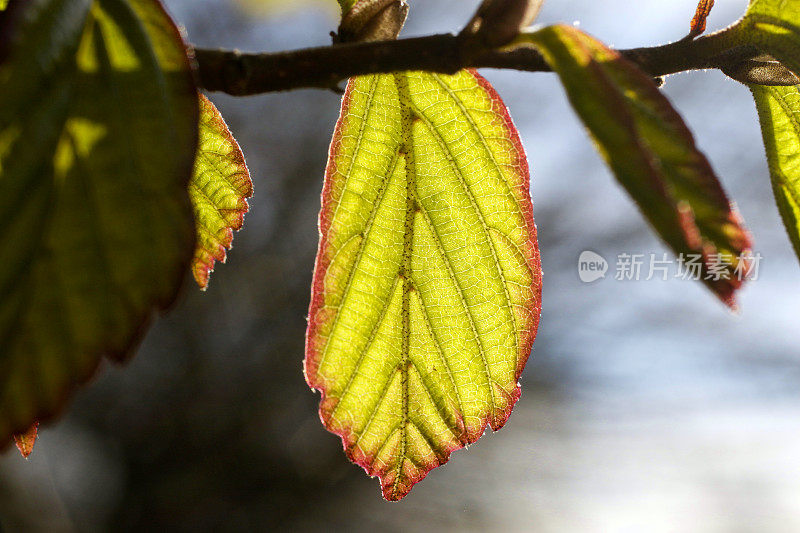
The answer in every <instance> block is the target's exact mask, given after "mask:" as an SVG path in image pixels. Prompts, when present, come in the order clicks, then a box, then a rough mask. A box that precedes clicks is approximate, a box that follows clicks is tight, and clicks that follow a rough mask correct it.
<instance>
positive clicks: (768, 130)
mask: <svg viewBox="0 0 800 533" xmlns="http://www.w3.org/2000/svg"><path fill="white" fill-rule="evenodd" d="M750 88H751V90H752V91H753V95H754V96H755V99H756V107H757V108H758V116H759V118H760V119H761V130H762V133H763V135H764V146H765V147H766V149H767V160H768V161H769V170H770V175H771V177H772V189H773V191H774V193H775V201H776V202H777V204H778V209H779V211H780V213H781V217H782V218H783V223H784V225H785V226H786V230H787V231H788V233H789V238H790V239H791V241H792V245H793V246H794V249H795V253H797V256H798V257H799V258H800V90H798V87H764V86H761V85H752V86H751V87H750Z"/></svg>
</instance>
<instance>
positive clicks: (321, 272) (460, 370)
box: [305, 71, 541, 500]
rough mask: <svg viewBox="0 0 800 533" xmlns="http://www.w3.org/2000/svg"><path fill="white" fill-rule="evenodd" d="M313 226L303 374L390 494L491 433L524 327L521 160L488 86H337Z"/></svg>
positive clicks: (504, 411)
mask: <svg viewBox="0 0 800 533" xmlns="http://www.w3.org/2000/svg"><path fill="white" fill-rule="evenodd" d="M320 231H321V241H320V247H319V252H318V255H317V265H316V270H315V274H314V283H313V287H312V301H311V308H310V313H309V328H308V335H307V345H306V361H305V372H306V378H307V380H308V383H309V384H310V385H311V386H312V387H313V388H315V389H319V390H320V391H322V394H323V398H322V400H321V403H320V415H321V418H322V420H323V422H324V424H325V426H326V427H327V428H328V429H329V430H330V431H332V432H334V433H336V434H337V435H340V436H341V437H342V441H343V444H344V447H345V451H346V453H347V455H348V457H350V458H351V459H352V460H353V461H354V462H356V463H357V464H359V465H361V466H362V467H364V469H365V470H366V471H367V473H368V474H370V475H373V476H379V477H380V479H381V485H382V489H383V495H384V497H385V498H386V499H389V500H398V499H400V498H402V497H403V496H405V495H406V494H407V493H408V492H409V491H410V490H411V487H412V486H413V485H414V484H415V483H416V482H417V481H419V480H421V479H422V478H423V477H424V476H425V475H426V474H427V473H428V471H430V470H431V469H433V468H435V467H436V466H439V465H441V464H443V463H444V462H446V461H447V460H448V458H449V456H450V453H451V452H452V451H454V450H457V449H459V448H461V447H463V446H465V445H466V444H468V443H471V442H474V441H476V440H477V439H478V438H479V437H480V436H481V435H482V434H483V432H484V430H485V428H486V426H487V425H489V426H491V427H492V428H493V429H495V430H497V429H499V428H500V427H502V426H503V424H504V423H505V422H506V420H507V418H508V416H509V414H510V412H511V409H512V407H513V406H514V403H515V402H516V401H517V399H518V398H519V395H520V388H519V385H518V378H519V376H520V373H521V372H522V370H523V368H524V366H525V362H526V360H527V358H528V355H529V353H530V350H531V346H532V343H533V339H534V336H535V333H536V328H537V325H538V320H539V312H540V296H541V266H540V260H539V252H538V246H537V242H536V228H535V225H534V221H533V215H532V205H531V201H530V194H529V175H528V167H527V161H526V159H525V154H524V151H523V149H522V145H521V143H520V140H519V136H518V134H517V132H516V129H515V128H514V125H513V123H512V122H511V119H510V117H509V115H508V112H507V110H506V108H505V106H504V105H503V103H502V101H501V100H500V98H499V96H498V95H497V94H496V93H495V91H494V90H493V89H492V88H491V86H490V85H489V84H488V82H487V81H486V80H484V79H483V78H481V77H480V76H479V75H478V74H477V73H475V72H472V71H462V72H460V73H458V74H456V75H454V76H443V75H437V74H428V73H418V72H409V73H399V74H387V75H375V76H364V77H358V78H354V79H352V80H351V81H350V83H349V84H348V87H347V91H346V93H345V96H344V99H343V102H342V109H341V115H340V118H339V122H338V124H337V126H336V131H335V133H334V137H333V141H332V144H331V150H330V156H329V160H328V168H327V172H326V177H325V185H324V191H323V198H322V211H321V213H320Z"/></svg>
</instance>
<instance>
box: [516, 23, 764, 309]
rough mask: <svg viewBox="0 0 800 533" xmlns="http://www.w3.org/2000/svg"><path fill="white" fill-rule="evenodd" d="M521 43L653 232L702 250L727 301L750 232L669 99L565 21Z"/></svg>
mask: <svg viewBox="0 0 800 533" xmlns="http://www.w3.org/2000/svg"><path fill="white" fill-rule="evenodd" d="M519 42H520V44H524V43H526V42H527V43H533V44H534V45H535V46H536V47H537V48H539V50H540V51H541V52H542V54H543V55H544V56H545V58H546V59H547V61H548V62H549V63H550V65H551V66H552V67H553V69H554V70H555V71H556V72H557V73H558V75H559V76H560V77H561V80H562V82H563V84H564V87H565V89H566V91H567V96H568V97H569V100H570V102H571V103H572V106H573V107H574V108H575V110H576V111H577V113H578V115H579V116H580V117H581V119H583V122H584V123H585V124H586V126H587V127H588V129H589V131H590V133H591V135H592V137H593V138H594V140H595V142H596V144H597V148H598V150H599V151H600V153H601V154H602V155H603V157H604V158H605V159H606V161H607V162H608V164H609V166H610V167H611V168H612V170H613V171H614V173H615V174H616V176H617V179H618V180H619V181H620V183H622V185H623V186H624V187H625V189H626V190H627V191H628V193H630V195H631V196H632V197H633V199H634V200H635V201H636V202H637V204H639V207H640V208H641V210H642V213H643V214H644V216H645V217H646V218H647V219H648V220H649V221H650V223H651V224H652V225H653V227H654V228H655V230H656V231H657V232H658V234H659V235H660V236H661V237H662V238H663V239H664V241H665V242H666V243H667V244H669V245H670V246H671V247H672V249H673V250H674V251H675V252H676V253H678V254H681V253H682V254H686V255H687V256H690V255H700V256H702V260H703V263H704V269H703V272H702V277H703V280H704V282H705V283H706V285H707V286H708V287H709V288H710V289H711V290H712V291H714V293H715V294H716V295H717V296H718V297H719V298H720V299H722V301H724V302H725V303H726V304H727V305H729V306H731V307H733V306H734V305H735V300H734V293H735V291H736V289H737V288H739V286H740V285H741V284H742V279H741V278H742V277H743V274H744V273H746V272H747V270H748V269H747V268H746V265H744V262H745V261H746V260H743V259H741V258H742V257H746V256H747V255H748V252H749V250H750V238H749V235H748V233H747V231H746V230H745V229H744V227H743V226H742V223H741V221H740V218H739V215H738V213H737V212H736V211H735V209H734V208H733V207H732V205H731V203H730V201H729V200H728V198H727V197H726V195H725V192H724V191H723V190H722V186H721V185H720V183H719V180H718V179H717V177H716V176H715V174H714V172H713V170H712V169H711V165H710V164H709V162H708V160H707V159H706V157H705V156H704V155H703V154H702V153H701V152H700V151H698V149H697V147H696V146H695V142H694V138H693V137H692V134H691V132H690V131H689V129H688V128H687V127H686V125H685V124H684V122H683V120H682V119H681V117H680V115H678V113H677V112H676V111H675V110H674V109H673V107H672V105H671V104H670V103H669V101H668V100H667V99H666V98H665V97H664V96H663V95H662V94H661V92H660V91H659V90H658V89H657V88H656V86H655V85H654V83H653V82H652V80H651V79H649V78H648V77H647V76H646V75H645V74H644V73H642V72H641V71H640V70H639V69H638V68H637V67H635V66H634V65H633V64H632V63H630V62H628V61H627V60H625V59H624V58H622V57H621V56H620V55H619V54H618V53H617V52H615V51H613V50H611V49H609V48H607V47H606V46H604V45H603V44H602V43H600V42H599V41H597V40H595V39H593V38H592V37H589V36H588V35H586V34H585V33H582V32H581V31H579V30H577V29H575V28H573V27H571V26H552V27H548V28H544V29H543V30H540V31H538V32H536V33H533V34H528V35H525V36H522V37H521V38H520V39H519ZM573 179H576V180H577V179H578V178H573Z"/></svg>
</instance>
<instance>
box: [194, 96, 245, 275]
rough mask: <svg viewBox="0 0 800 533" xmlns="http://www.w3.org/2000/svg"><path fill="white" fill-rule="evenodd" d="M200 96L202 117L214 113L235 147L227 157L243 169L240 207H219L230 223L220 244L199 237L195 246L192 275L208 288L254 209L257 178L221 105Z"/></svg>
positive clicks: (237, 185) (238, 187)
mask: <svg viewBox="0 0 800 533" xmlns="http://www.w3.org/2000/svg"><path fill="white" fill-rule="evenodd" d="M198 96H199V97H200V111H201V117H202V115H203V114H204V113H206V112H207V113H208V114H209V116H210V117H211V118H210V120H209V122H210V124H211V126H212V127H213V128H215V129H216V131H218V132H220V133H221V134H223V135H224V136H225V137H226V138H227V141H228V142H229V143H230V144H231V148H232V150H231V153H230V154H228V156H227V157H228V158H229V159H230V160H231V161H232V162H233V163H234V164H235V165H236V166H237V167H238V169H239V171H238V172H237V173H236V176H235V179H233V180H231V185H233V187H234V188H235V189H236V192H237V193H238V194H239V198H238V200H239V202H238V205H237V206H236V209H219V208H217V211H219V213H220V215H222V218H224V219H225V222H226V223H227V226H225V228H223V230H222V232H221V234H217V235H216V237H217V239H218V240H219V246H217V247H216V248H215V249H213V250H212V249H208V248H205V247H203V246H201V245H200V244H199V243H200V240H199V239H198V246H197V249H195V252H194V258H193V259H192V275H193V276H194V279H195V281H196V282H197V284H198V285H199V286H200V288H201V289H203V290H205V289H206V288H208V282H209V279H210V277H211V273H212V272H214V263H215V261H219V262H220V263H224V262H225V261H226V260H227V255H228V254H227V250H230V249H231V248H232V247H233V232H234V231H239V230H240V229H242V226H243V225H244V216H245V215H246V214H247V212H248V211H249V210H250V205H249V204H248V203H247V199H248V198H251V197H252V196H253V180H252V178H251V177H250V171H249V170H248V168H247V163H246V162H245V160H244V153H243V152H242V149H241V147H240V146H239V143H238V142H237V141H236V138H235V137H234V136H233V133H231V130H230V128H228V124H227V123H226V122H225V119H224V118H223V116H222V113H220V112H219V109H217V107H216V106H215V105H214V103H213V102H212V101H211V100H209V99H208V98H207V97H206V96H205V95H203V94H202V93H198ZM201 120H202V119H201Z"/></svg>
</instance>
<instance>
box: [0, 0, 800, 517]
mask: <svg viewBox="0 0 800 533" xmlns="http://www.w3.org/2000/svg"><path fill="white" fill-rule="evenodd" d="M166 3H167V5H168V7H169V9H170V10H171V12H172V14H173V15H174V16H175V18H176V19H177V20H178V21H179V22H180V24H181V25H183V26H184V27H185V28H186V31H187V34H188V36H189V39H190V41H191V42H193V43H194V44H196V45H198V46H207V47H208V46H210V47H227V48H239V49H242V50H247V51H258V50H268V51H278V50H286V49H292V48H299V47H307V46H314V45H326V44H328V43H329V42H330V37H329V35H328V33H329V32H330V31H331V30H334V29H335V28H336V26H337V19H338V7H337V5H336V2H335V1H334V0H317V1H309V0H292V1H291V2H286V1H274V2H271V1H264V0H248V1H246V2H245V0H242V1H241V2H235V1H234V0H167V2H166ZM410 3H411V14H410V17H409V20H408V24H407V26H406V29H405V31H404V35H405V36H414V35H424V34H430V33H437V32H448V31H450V32H455V31H458V30H459V29H460V28H461V27H462V26H463V24H464V23H465V22H466V21H467V20H468V19H469V17H470V16H471V14H472V12H473V10H474V9H475V7H476V6H477V4H478V1H477V0H411V2H410ZM696 4H697V1H696V0H672V1H671V2H663V1H657V0H640V1H637V2H631V1H630V0H604V1H603V2H597V1H594V0H560V1H556V0H551V1H550V2H546V4H545V7H544V9H543V11H542V14H541V16H540V19H539V22H542V23H554V22H567V23H574V24H579V25H580V27H581V28H582V29H583V30H585V31H587V32H589V33H591V34H593V35H595V36H596V37H598V38H600V39H602V40H604V41H605V42H606V43H609V44H610V45H613V46H615V47H620V48H625V47H634V46H642V45H652V44H658V43H663V42H667V41H669V40H674V39H677V38H680V37H682V36H683V35H685V34H686V33H687V31H688V24H689V20H690V19H691V17H692V15H693V14H694V9H695V7H696ZM746 4H747V1H746V0H718V1H717V6H716V8H715V9H714V11H713V13H712V16H711V18H710V21H709V25H710V29H711V30H713V29H718V28H721V27H724V26H726V25H728V24H729V23H731V22H732V21H734V20H735V19H736V18H738V16H739V15H740V14H741V13H742V12H743V11H744V9H745V7H746ZM482 73H483V74H484V75H485V76H486V77H487V78H488V79H489V80H490V81H491V82H492V83H494V85H495V86H496V88H497V90H498V91H499V92H500V94H501V95H502V96H503V98H504V99H505V101H506V103H507V105H508V106H509V108H510V109H511V113H512V116H513V117H514V119H515V121H516V124H517V126H518V127H519V129H520V132H521V135H522V140H523V143H524V145H525V148H526V150H527V153H528V156H529V159H530V164H531V173H532V192H533V201H534V212H535V217H536V221H537V224H538V228H539V237H540V246H541V251H542V257H543V262H544V272H545V274H544V282H545V283H544V301H543V316H542V322H541V328H540V332H539V336H538V338H537V340H536V343H535V347H534V353H533V357H532V358H531V360H530V362H529V363H528V366H527V369H526V370H525V373H524V374H523V377H522V387H523V388H522V390H523V395H522V399H521V400H520V401H519V403H518V404H517V407H516V409H515V410H514V413H513V415H512V416H511V419H510V420H509V422H508V424H507V425H506V427H505V428H504V429H503V430H502V431H500V432H498V433H496V434H487V435H486V436H485V437H484V438H482V439H481V440H480V441H479V442H478V443H477V444H475V445H473V446H471V447H470V449H469V451H459V452H456V453H454V454H453V456H452V458H451V460H450V462H449V463H448V464H447V465H446V466H444V467H442V468H439V469H436V470H434V471H433V472H432V473H431V474H430V475H429V476H428V478H427V479H426V480H425V481H424V482H422V483H421V484H419V485H417V487H416V488H415V489H414V490H413V491H412V493H411V494H410V495H409V496H408V497H407V498H406V499H405V500H403V501H402V502H401V503H394V504H390V503H387V502H384V501H383V500H382V499H381V497H380V493H379V487H378V483H377V481H376V480H373V479H369V478H367V477H366V476H365V475H364V473H363V472H362V471H361V470H360V469H359V468H358V467H356V466H353V465H351V464H350V463H349V462H348V461H347V460H346V459H345V456H344V454H343V453H342V449H341V444H340V442H339V439H338V438H337V437H334V436H333V435H331V434H329V433H327V432H326V431H325V430H324V429H323V427H322V425H321V424H320V422H319V419H318V417H317V413H316V407H317V401H318V398H319V397H318V395H316V394H313V393H312V392H311V391H310V390H309V389H308V387H307V386H306V384H305V382H304V380H303V374H302V370H301V363H302V358H303V335H304V331H305V317H306V312H307V307H308V299H309V286H310V279H311V272H312V267H313V261H314V254H315V252H316V246H317V237H318V234H317V227H316V222H317V212H318V210H319V193H320V190H321V186H322V175H323V169H324V166H325V162H326V155H327V148H328V143H329V140H330V134H331V132H332V130H333V125H334V122H335V119H336V116H337V113H338V108H339V96H337V95H336V94H334V93H333V92H330V91H321V90H303V91H295V92H291V93H285V94H269V95H264V96H259V97H251V98H242V99H235V98H231V97H227V96H224V95H216V94H215V95H212V99H213V100H214V102H215V103H216V104H217V105H218V106H219V108H220V110H221V111H222V112H223V115H224V116H225V117H226V119H227V121H228V123H229V125H230V127H231V129H232V130H233V132H234V134H235V135H236V137H237V138H238V140H239V142H240V143H241V145H242V148H243V150H244V152H245V155H246V157H247V161H248V163H249V166H250V169H251V171H252V174H253V179H254V182H255V191H256V192H255V197H254V198H253V199H252V201H251V213H250V214H249V215H248V216H247V219H246V223H245V229H244V230H243V231H241V232H239V233H238V234H237V235H236V238H235V241H234V249H233V251H232V252H231V253H230V255H229V262H228V264H226V265H219V266H218V268H217V271H216V272H215V273H214V275H213V276H212V279H211V284H210V288H209V289H208V291H207V292H205V293H202V292H200V291H198V290H196V287H194V286H192V284H191V283H189V282H187V285H186V290H185V296H184V298H183V299H182V300H181V302H180V303H179V304H178V305H177V306H176V308H175V309H174V310H172V311H171V312H170V313H169V314H168V315H167V316H165V317H163V318H161V319H160V320H158V321H157V323H156V324H155V326H154V327H153V328H152V330H151V331H150V334H149V335H148V336H147V338H146V340H145V341H144V343H143V344H142V347H141V349H140V350H139V353H138V355H137V357H136V358H135V359H133V361H132V362H131V363H130V364H128V365H127V366H126V367H123V368H119V367H114V366H111V365H105V367H104V368H103V369H102V371H101V372H100V373H99V375H98V376H97V378H96V379H95V380H94V381H93V382H92V383H91V384H90V386H88V387H86V388H84V389H83V390H81V391H80V392H79V393H78V394H77V395H76V396H75V399H74V401H73V403H72V405H71V406H70V408H69V409H68V411H67V414H66V415H65V416H64V417H63V418H62V419H61V420H60V421H59V422H58V423H56V424H53V425H50V426H48V427H45V428H43V430H42V431H41V432H40V440H39V442H38V444H37V445H36V448H35V450H34V452H33V455H32V456H31V457H30V459H29V460H28V461H25V460H24V459H22V458H21V457H20V455H19V454H18V453H16V450H13V449H12V450H9V451H7V452H6V453H5V454H4V455H2V456H0V524H2V528H3V529H4V530H7V531H54V532H60V531H105V530H114V531H140V530H170V531H207V530H216V531H228V530H231V531H249V530H253V531H262V530H268V529H279V530H282V529H286V530H290V529H291V530H301V531H302V530H308V531H316V530H348V531H354V530H355V531H359V530H382V531H431V530H436V531H455V530H458V531H480V530H495V529H505V530H511V531H545V532H548V531H570V532H572V531H681V532H683V531H704V532H705V531H712V532H715V531H726V532H727V531H737V532H746V531H760V532H761V531H797V530H800V453H799V452H800V350H799V349H798V347H800V327H798V326H797V314H796V313H797V310H798V303H797V302H798V301H800V269H798V264H797V259H796V258H795V257H794V255H793V253H792V250H791V246H790V244H789V241H788V239H787V237H786V235H785V233H784V230H783V229H782V226H781V224H780V221H779V217H778V213H777V210H776V208H775V206H774V202H773V200H772V193H771V190H770V185H769V179H768V173H767V166H766V163H765V160H764V154H763V152H764V151H763V148H762V143H761V137H760V132H759V129H758V125H757V119H756V113H755V109H754V105H753V102H752V99H751V97H750V94H749V92H748V91H747V89H746V88H744V87H743V86H740V85H738V84H736V83H734V82H732V81H728V80H727V79H725V78H724V77H723V76H722V75H721V74H719V73H718V72H703V73H691V74H682V75H678V76H673V77H671V78H669V79H668V80H667V83H666V85H665V87H664V91H665V92H666V94H667V95H668V96H669V97H670V98H671V100H672V101H673V103H674V104H675V106H676V107H677V109H678V110H679V111H680V112H682V113H683V114H684V116H685V118H686V120H687V122H688V123H689V124H690V126H691V127H692V129H693V130H694V132H695V134H696V136H697V138H698V142H699V145H700V147H701V148H702V149H703V150H704V151H705V152H706V153H707V154H708V156H709V157H710V159H711V161H712V163H713V165H714V167H715V169H716V170H717V171H718V173H719V175H720V176H721V177H722V179H723V181H724V184H725V186H726V187H727V189H728V191H729V193H730V194H731V196H732V197H733V198H736V199H737V200H738V204H739V207H740V210H741V212H742V214H743V215H744V218H745V220H746V221H747V223H748V225H749V227H750V229H751V230H752V232H753V234H754V237H755V241H756V249H757V251H758V252H760V253H761V254H762V256H763V260H762V261H761V263H760V271H759V278H758V280H757V281H755V282H753V283H751V284H750V285H748V286H747V288H745V289H744V290H743V291H742V293H741V297H740V305H741V312H740V314H738V315H735V314H732V313H730V312H728V311H727V310H726V309H725V308H724V307H723V306H722V305H721V304H720V303H719V302H718V301H717V300H716V299H715V298H714V297H713V296H712V295H711V293H710V292H708V291H707V290H706V289H705V288H704V287H703V286H702V285H701V284H699V283H697V282H691V281H683V280H679V279H670V280H668V281H661V280H651V281H643V280H642V281H616V280H614V279H613V277H614V276H613V274H614V271H613V270H614V261H615V258H616V256H617V255H618V254H620V253H630V254H650V253H656V254H658V255H659V256H660V254H662V253H663V252H664V251H666V250H665V248H664V247H663V246H662V245H661V243H660V242H659V241H658V240H657V239H656V237H655V236H654V234H653V233H652V232H651V231H650V230H649V229H648V227H647V226H646V225H645V223H644V221H643V219H642V218H641V216H640V215H639V214H638V213H637V211H636V208H635V207H634V205H633V204H632V202H631V201H630V200H629V199H628V198H627V197H626V196H625V194H624V193H623V191H622V189H621V188H620V187H619V186H618V185H617V184H616V183H615V182H614V180H613V178H612V177H611V176H610V174H609V172H608V171H607V169H606V167H605V166H604V164H603V163H602V161H601V160H600V158H599V157H598V156H597V155H596V153H595V152H594V150H593V148H592V146H591V144H590V143H589V142H588V140H587V138H586V134H585V132H584V131H583V129H582V127H581V125H580V124H579V122H578V121H577V119H576V118H575V117H574V115H573V114H572V112H571V111H570V109H569V108H568V106H567V104H566V101H565V98H564V95H563V92H562V90H561V89H560V87H559V86H558V84H557V82H556V79H555V77H554V76H553V75H548V74H528V73H518V72H501V71H492V70H486V71H483V72H482ZM584 250H593V251H595V252H597V253H599V254H601V255H603V256H604V257H605V258H606V259H608V260H609V262H610V263H611V271H610V272H609V274H608V275H607V276H606V278H605V279H601V280H599V281H596V282H594V283H592V284H584V283H581V281H580V280H579V278H578V272H577V262H578V261H577V260H578V256H579V255H580V253H581V252H582V251H584Z"/></svg>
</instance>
